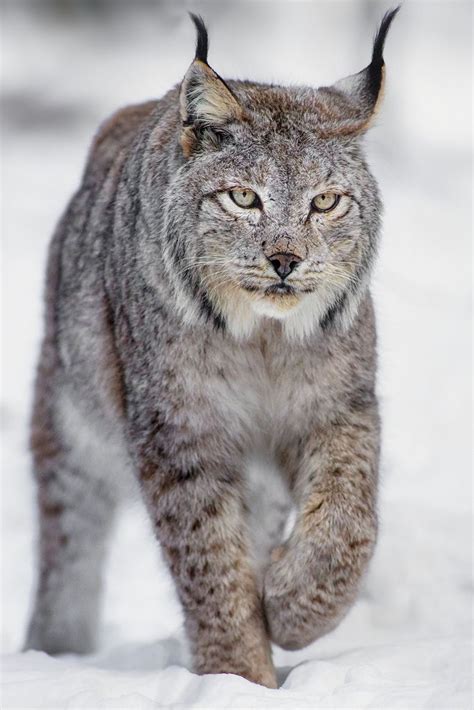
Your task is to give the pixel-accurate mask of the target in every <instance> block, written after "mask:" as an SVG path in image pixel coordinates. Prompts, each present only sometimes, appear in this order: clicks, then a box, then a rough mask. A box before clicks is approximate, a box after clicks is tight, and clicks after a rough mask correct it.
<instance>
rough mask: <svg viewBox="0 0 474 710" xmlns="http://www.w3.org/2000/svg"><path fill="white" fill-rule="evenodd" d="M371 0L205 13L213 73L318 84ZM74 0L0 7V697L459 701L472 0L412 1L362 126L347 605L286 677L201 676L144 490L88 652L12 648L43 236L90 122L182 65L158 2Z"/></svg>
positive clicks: (467, 555)
mask: <svg viewBox="0 0 474 710" xmlns="http://www.w3.org/2000/svg"><path fill="white" fill-rule="evenodd" d="M382 5H384V6H385V4H384V3H378V4H376V3H348V2H338V3H332V4H331V3H290V2H287V3H277V2H275V3H272V5H271V8H272V9H271V11H270V5H269V4H267V3H256V2H255V3H245V4H242V3H232V4H229V5H227V4H225V3H221V4H217V3H216V4H207V5H203V6H202V7H201V8H200V9H201V11H202V13H203V15H204V16H205V17H206V18H207V19H208V21H209V24H210V28H211V32H212V34H211V40H212V48H211V55H210V59H211V63H213V64H214V66H215V67H216V69H217V70H218V71H219V72H220V73H222V74H223V75H224V76H226V75H234V76H250V77H255V78H258V79H262V80H275V81H276V80H279V81H282V82H301V83H303V82H307V83H316V84H324V83H328V82H331V81H333V80H335V79H337V78H339V77H340V76H342V75H344V74H345V73H346V74H347V73H351V72H352V71H355V70H357V69H359V68H360V67H362V66H363V65H364V63H365V62H366V59H367V56H368V53H369V44H370V40H371V37H372V34H373V29H374V26H375V24H376V22H377V19H378V18H380V16H381V14H382V11H383V9H384V8H382ZM77 7H78V5H77V4H76V12H75V14H74V12H73V17H72V20H73V21H72V22H71V21H69V22H67V21H66V17H67V15H66V16H64V17H63V19H62V20H61V19H53V18H52V17H50V16H48V15H46V13H45V10H44V5H43V9H42V10H41V4H39V3H38V4H36V5H35V3H32V4H31V5H30V4H27V3H16V4H15V3H10V4H7V3H5V4H4V6H3V8H2V9H3V20H4V23H3V30H4V31H3V37H2V40H3V51H2V55H3V64H4V76H3V94H4V96H3V99H4V101H3V108H4V120H3V141H2V178H3V179H2V202H3V211H2V232H3V254H2V256H3V270H2V271H3V274H2V275H3V290H2V295H3V303H4V308H3V342H2V357H3V363H2V364H3V377H2V380H3V382H2V384H3V386H2V434H3V449H2V464H3V465H2V469H3V477H2V533H3V535H2V611H3V614H2V636H1V643H2V651H3V656H2V667H3V672H2V682H3V690H2V707H3V708H5V709H7V708H48V709H49V708H90V709H92V708H94V709H95V708H146V709H148V708H159V707H173V708H189V707H200V708H211V707H232V708H272V709H273V708H314V707H318V708H366V707H370V708H443V709H446V710H448V709H449V710H453V709H454V708H463V709H465V708H466V709H467V708H469V707H471V705H472V676H471V672H472V671H471V668H472V626H471V622H472V616H471V604H472V523H471V520H472V487H471V481H470V463H471V459H470V455H471V454H470V423H471V420H470V415H471V411H470V400H469V388H468V387H467V382H468V378H469V375H470V367H471V349H470V337H469V336H470V284H471V273H470V258H469V257H470V231H471V223H470V208H471V204H472V196H471V174H470V171H471V159H472V150H471V126H470V119H471V114H470V107H469V103H468V102H469V97H470V93H471V84H470V80H471V77H470V74H469V71H468V69H467V67H469V66H470V46H471V38H470V3H468V2H452V3H448V2H444V3H443V2H440V3H425V2H409V1H407V2H405V4H404V6H403V8H402V11H401V13H400V15H399V17H398V18H397V19H396V22H395V24H394V27H393V31H392V33H391V35H390V36H389V39H388V43H387V51H386V58H387V65H388V86H387V93H386V99H385V107H384V110H383V112H382V114H381V116H380V118H379V121H378V126H377V127H376V128H375V129H373V132H372V134H371V135H370V137H369V138H368V151H369V156H370V162H371V164H372V166H373V170H374V172H375V174H376V175H377V177H378V178H379V181H380V184H381V188H382V191H383V194H384V198H385V204H386V211H385V223H384V241H383V247H382V250H381V254H380V260H379V266H378V269H377V273H376V275H375V280H374V294H375V298H376V306H377V313H378V321H379V336H380V344H379V350H380V377H379V393H380V399H381V403H382V411H383V421H384V446H383V461H382V470H381V479H382V483H381V494H380V518H381V532H380V540H379V544H378V547H377V551H376V554H375V557H374V560H373V563H372V565H371V568H370V572H369V575H368V577H367V580H366V583H365V585H364V590H363V592H362V594H361V597H360V599H359V600H358V602H357V603H356V605H355V606H354V608H353V609H352V611H351V612H350V614H349V615H348V616H347V618H346V619H345V620H344V621H343V622H342V623H341V625H340V626H339V628H338V629H337V630H336V631H334V632H333V633H332V634H330V635H329V636H327V637H325V638H323V639H321V640H320V641H318V642H316V643H315V644H313V645H311V646H310V647H308V648H306V649H303V650H301V651H297V652H285V651H282V650H280V649H275V652H274V660H275V663H276V666H277V668H278V676H279V681H280V688H279V689H278V690H268V689H265V688H261V687H258V686H256V685H253V684H251V683H249V682H248V681H246V680H244V679H242V678H239V677H237V676H230V675H229V676H203V677H199V676H196V675H194V674H193V673H192V672H191V671H190V661H189V654H188V650H187V646H186V641H185V638H184V634H183V630H182V615H181V610H180V608H179V604H178V601H177V598H176V595H175V592H174V589H173V585H172V582H171V579H170V577H169V574H168V572H167V571H166V569H165V566H164V564H163V561H162V560H161V557H160V554H159V552H158V550H157V547H156V545H155V543H154V541H153V536H152V533H151V530H150V526H149V524H148V521H147V519H146V515H145V511H144V508H143V507H142V506H141V505H140V502H139V501H136V502H134V503H132V504H131V505H130V507H129V508H128V509H126V510H124V512H123V515H122V516H121V518H120V520H119V522H118V526H117V531H116V535H115V539H114V543H113V545H112V547H111V550H110V559H109V562H108V567H107V574H106V589H105V599H104V618H103V625H102V628H101V637H100V643H99V647H98V651H97V653H96V654H95V655H92V656H87V657H85V658H80V657H75V656H72V655H71V656H63V657H61V658H50V657H48V656H47V655H46V654H43V653H39V652H32V651H30V652H27V653H21V651H20V649H21V645H22V641H23V636H24V632H25V625H26V622H27V617H28V610H29V605H30V603H31V594H32V585H33V569H34V545H33V541H34V535H35V522H34V521H35V517H34V505H33V485H32V480H31V476H30V461H29V456H28V450H27V443H26V442H27V422H28V413H29V406H30V401H31V385H32V377H33V373H34V364H35V360H36V357H37V352H38V344H39V338H40V333H41V313H42V304H41V291H42V283H43V274H44V265H45V254H46V248H47V243H48V240H49V238H50V235H51V232H52V229H53V227H54V223H55V221H56V220H57V218H58V217H59V214H60V212H61V210H62V209H63V207H64V205H65V202H66V200H67V199H68V197H69V196H70V194H71V192H72V190H73V189H74V187H75V186H76V184H77V181H78V179H79V175H80V171H81V169H82V164H83V161H84V157H85V153H86V149H87V145H88V143H89V141H90V138H91V136H92V133H93V131H94V130H95V128H96V126H97V124H98V123H99V121H100V120H101V119H102V118H103V117H104V116H106V115H107V114H109V113H111V112H112V111H113V110H114V109H115V108H116V107H117V106H119V105H121V104H125V103H129V102H133V101H139V100H143V99H146V98H148V97H149V96H158V95H160V94H162V93H163V92H164V91H165V90H166V89H167V88H168V87H169V86H170V85H171V84H173V83H175V82H176V81H179V79H180V77H181V76H182V74H183V73H184V71H185V70H186V67H187V64H188V62H189V60H190V58H191V56H192V52H193V42H194V39H193V31H192V28H191V25H190V23H189V21H188V20H187V18H186V17H185V14H184V12H183V11H182V10H181V9H180V8H179V7H178V6H173V5H172V4H171V3H165V4H163V5H157V6H155V7H152V6H150V5H147V6H140V7H139V6H138V5H135V6H134V9H133V11H130V13H129V14H127V13H126V12H125V10H124V9H122V10H121V9H120V7H123V6H119V5H118V4H115V5H114V8H115V9H114V10H113V11H112V12H111V11H110V6H109V13H105V14H104V15H103V16H99V20H98V21H97V22H95V23H92V22H91V21H90V19H89V17H88V15H87V14H85V12H83V13H81V12H79V11H78V10H77ZM33 8H35V9H33ZM69 19H70V20H71V18H69ZM421 25H423V31H422V32H420V26H421ZM5 28H6V29H5ZM262 29H263V30H264V31H262ZM336 42H337V43H338V45H337V51H336V52H335V51H334V49H335V43H336Z"/></svg>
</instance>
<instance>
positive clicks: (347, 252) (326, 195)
mask: <svg viewBox="0 0 474 710" xmlns="http://www.w3.org/2000/svg"><path fill="white" fill-rule="evenodd" d="M197 22H198V23H199V21H197ZM198 29H199V26H198ZM384 31H385V30H384ZM377 41H378V40H377ZM377 52H378V49H377V43H376V45H375V47H374V57H375V58H374V57H373V59H372V63H371V64H370V65H369V66H368V67H367V68H366V69H365V70H363V71H362V72H359V73H358V74H355V75H354V76H352V77H348V78H346V79H343V80H342V81H340V82H337V83H336V84H335V85H334V86H332V87H323V88H320V89H311V88H282V87H277V86H267V85H259V84H252V83H250V82H230V83H229V84H228V83H226V82H224V81H223V80H222V79H221V78H220V77H219V76H218V75H217V74H216V73H215V72H214V70H213V69H211V67H210V66H209V65H208V64H207V36H205V35H204V34H202V33H201V35H200V39H199V42H198V50H197V55H196V59H195V60H194V62H193V63H192V64H191V66H190V68H189V70H188V72H187V74H186V76H185V78H184V80H183V83H182V85H181V90H180V111H181V119H182V121H183V126H182V130H181V134H180V138H179V140H180V142H181V149H182V158H181V160H182V163H181V166H180V168H179V170H178V171H177V173H175V174H174V176H173V178H172V181H171V184H170V186H169V190H168V195H167V198H168V199H167V202H166V204H167V211H166V218H165V229H166V230H167V235H168V236H167V240H168V245H167V247H166V249H167V252H168V255H169V257H170V258H169V262H168V271H169V272H172V278H173V280H174V283H175V284H177V286H176V288H177V289H178V290H180V289H181V290H184V291H187V292H188V295H190V296H191V299H194V302H195V303H194V306H195V309H194V312H195V313H199V310H200V306H202V304H205V311H206V313H207V314H209V312H212V314H213V317H214V318H215V319H216V318H217V319H218V320H219V323H223V324H225V325H226V326H227V327H228V329H230V331H232V332H234V334H236V335H239V336H245V335H248V334H250V333H252V332H253V330H254V328H255V327H256V325H257V324H258V322H259V321H260V320H261V317H262V316H266V317H271V318H277V319H281V320H283V327H284V330H285V332H286V333H287V334H289V335H298V336H304V335H306V334H308V333H309V332H312V331H313V330H314V329H315V328H317V327H321V326H322V327H326V326H327V325H331V326H339V327H342V328H344V327H347V325H349V324H350V323H351V322H352V319H353V316H354V314H355V313H356V311H357V307H358V304H359V302H360V300H361V298H362V295H363V293H364V292H365V290H366V287H367V281H368V276H369V272H370V268H371V266H372V263H373V259H374V256H375V253H376V245H377V238H378V229H379V214H380V209H381V204H380V201H379V197H378V191H377V186H376V183H375V181H374V179H373V177H372V175H371V174H370V172H369V170H368V168H367V165H366V163H365V161H364V158H363V154H362V145H361V137H362V136H363V134H364V132H365V131H366V129H367V128H368V126H369V124H370V122H371V120H372V118H373V116H374V114H375V112H376V110H377V107H378V102H379V98H380V94H381V89H382V84H383V77H384V66H383V61H382V59H381V56H380V57H378V55H377ZM178 150H179V148H178ZM183 235H186V236H185V237H183ZM181 287H182V288H181ZM178 300H179V299H178ZM189 300H190V299H189ZM196 303H198V304H200V306H199V305H198V306H196ZM186 308H187V312H188V313H189V312H190V309H189V303H188V304H187V306H186ZM183 310H184V309H183Z"/></svg>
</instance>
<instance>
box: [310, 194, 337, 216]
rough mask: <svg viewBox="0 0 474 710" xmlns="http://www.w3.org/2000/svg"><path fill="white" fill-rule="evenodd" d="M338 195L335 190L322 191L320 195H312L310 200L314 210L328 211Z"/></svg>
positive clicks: (334, 204)
mask: <svg viewBox="0 0 474 710" xmlns="http://www.w3.org/2000/svg"><path fill="white" fill-rule="evenodd" d="M339 199H340V196H339V195H336V193H335V192H322V193H321V194H320V195H316V197H313V200H312V202H311V204H312V206H313V207H314V209H315V210H316V212H330V211H331V210H333V209H334V208H335V206H336V205H337V203H338V202H339Z"/></svg>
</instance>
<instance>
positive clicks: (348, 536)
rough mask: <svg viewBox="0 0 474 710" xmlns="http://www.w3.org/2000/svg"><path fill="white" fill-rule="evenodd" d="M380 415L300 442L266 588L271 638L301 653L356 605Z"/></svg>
mask: <svg viewBox="0 0 474 710" xmlns="http://www.w3.org/2000/svg"><path fill="white" fill-rule="evenodd" d="M378 450H379V426H378V417H377V414H376V412H375V411H374V410H364V411H363V412H358V413H357V414H353V415H350V416H348V417H345V419H344V422H341V423H337V424H333V425H331V426H328V427H326V428H325V429H320V430H319V431H317V432H315V433H314V435H313V436H310V437H309V438H308V440H307V442H306V443H305V446H304V451H303V452H302V455H301V457H300V462H299V467H298V471H297V477H296V480H295V495H296V498H297V500H298V503H299V511H298V517H297V521H296V524H295V528H294V530H293V532H292V534H291V536H290V539H289V540H288V542H287V543H286V545H284V546H283V547H281V548H277V549H276V550H275V551H274V555H273V562H272V564H271V565H270V567H269V569H268V572H267V575H266V578H265V587H264V605H265V613H266V616H267V621H268V625H269V628H270V633H271V638H272V640H273V641H274V642H275V643H277V644H278V645H280V646H282V647H283V648H288V649H296V648H302V647H303V646H306V645H307V644H309V643H311V642H312V641H314V640H315V639H317V638H318V637H319V636H322V635H323V634H325V633H327V632H328V631H330V630H331V629H333V628H334V627H335V626H336V625H337V624H338V623H339V621H340V620H341V619H342V617H343V616H344V615H345V614H346V612H347V611H348V609H349V608H350V605H351V603H352V602H353V601H354V599H355V596H356V593H357V590H358V586H359V582H360V580H361V577H362V575H363V573H364V571H365V569H366V567H367V564H368V561H369V559H370V557H371V555H372V551H373V548H374V544H375V539H376V531H377V517H376V509H375V503H376V489H377V466H378Z"/></svg>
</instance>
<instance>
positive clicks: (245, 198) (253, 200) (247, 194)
mask: <svg viewBox="0 0 474 710" xmlns="http://www.w3.org/2000/svg"><path fill="white" fill-rule="evenodd" d="M229 196H230V198H231V200H232V201H233V202H235V204H236V205H237V206H238V207H242V208H243V209H249V208H251V207H258V206H259V205H260V200H259V198H258V196H257V193H256V192H254V191H253V190H250V189H248V188H239V189H236V190H229Z"/></svg>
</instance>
